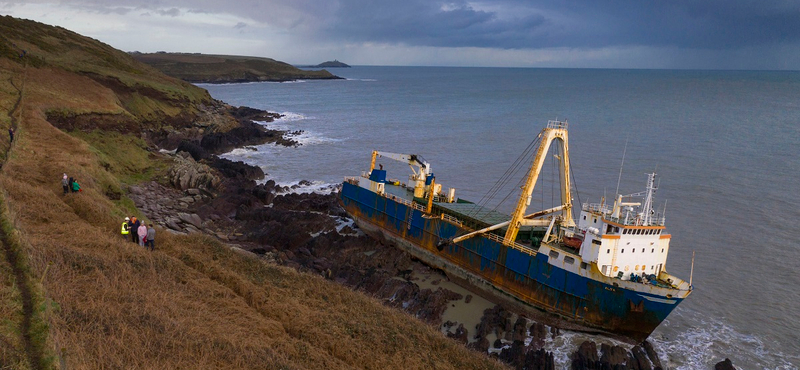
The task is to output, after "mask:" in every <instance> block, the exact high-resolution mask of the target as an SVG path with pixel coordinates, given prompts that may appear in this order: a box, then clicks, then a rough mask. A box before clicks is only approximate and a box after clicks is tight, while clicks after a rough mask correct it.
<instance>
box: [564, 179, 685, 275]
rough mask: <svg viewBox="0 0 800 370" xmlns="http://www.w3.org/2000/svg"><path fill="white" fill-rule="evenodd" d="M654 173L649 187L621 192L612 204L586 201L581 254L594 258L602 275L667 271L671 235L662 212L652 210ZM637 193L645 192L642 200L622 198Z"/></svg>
mask: <svg viewBox="0 0 800 370" xmlns="http://www.w3.org/2000/svg"><path fill="white" fill-rule="evenodd" d="M655 176H656V174H655V173H651V174H648V179H647V190H645V191H644V192H641V193H636V194H631V195H627V196H622V195H618V196H617V198H616V200H615V201H614V205H613V206H611V207H609V206H608V205H607V204H604V203H600V204H597V203H592V204H590V203H584V204H583V207H582V210H581V215H580V217H578V226H577V228H578V230H579V234H583V242H582V243H581V246H580V255H581V258H582V259H583V261H584V262H595V263H596V264H597V267H598V269H599V270H600V272H601V273H602V274H603V275H605V276H609V277H619V278H621V279H623V280H630V279H631V274H633V275H635V276H637V277H641V276H642V275H643V274H644V275H645V276H650V275H655V276H656V277H658V276H659V274H660V273H661V272H662V271H664V267H665V265H666V263H667V254H669V240H670V235H669V234H667V233H666V230H665V228H664V218H663V215H656V213H655V211H654V210H653V194H654V193H655V190H656V187H655ZM637 196H643V198H644V199H643V202H641V203H639V202H623V200H624V199H625V198H631V197H637Z"/></svg>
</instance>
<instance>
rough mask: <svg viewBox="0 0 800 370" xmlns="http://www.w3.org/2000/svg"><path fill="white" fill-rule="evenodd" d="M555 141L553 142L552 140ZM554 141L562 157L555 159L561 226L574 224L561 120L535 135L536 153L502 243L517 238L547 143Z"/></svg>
mask: <svg viewBox="0 0 800 370" xmlns="http://www.w3.org/2000/svg"><path fill="white" fill-rule="evenodd" d="M556 139H557V140H556ZM553 141H557V145H561V148H562V149H563V150H562V156H561V158H558V157H557V158H558V159H559V169H560V171H561V176H560V177H561V202H562V203H563V204H562V205H561V206H560V207H559V208H561V224H562V225H565V226H573V225H575V222H574V221H573V220H572V194H571V192H570V188H571V185H570V176H569V174H570V170H569V139H568V135H567V122H566V121H564V122H561V121H548V122H547V127H546V128H545V129H543V130H542V132H541V133H539V148H538V150H537V151H536V157H534V159H533V162H532V163H531V169H530V171H528V176H527V178H526V181H525V185H523V187H522V194H521V195H520V197H519V200H518V201H517V206H516V208H515V210H514V213H513V214H512V215H511V221H510V222H509V225H508V231H506V235H505V237H504V238H503V243H504V244H506V245H510V244H512V243H514V240H516V238H517V233H518V232H519V228H520V227H521V226H522V224H523V222H524V220H525V211H526V210H527V209H528V206H529V205H530V204H531V194H533V188H534V187H535V186H536V181H537V180H538V179H539V174H540V173H541V171H542V165H543V164H544V160H545V158H546V156H547V152H548V150H549V149H550V144H552V143H553Z"/></svg>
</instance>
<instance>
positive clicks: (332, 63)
mask: <svg viewBox="0 0 800 370" xmlns="http://www.w3.org/2000/svg"><path fill="white" fill-rule="evenodd" d="M307 68H350V66H349V65H347V64H345V63H342V62H340V61H338V60H336V59H334V60H329V61H327V62H323V63H320V64H317V65H315V66H309V67H307Z"/></svg>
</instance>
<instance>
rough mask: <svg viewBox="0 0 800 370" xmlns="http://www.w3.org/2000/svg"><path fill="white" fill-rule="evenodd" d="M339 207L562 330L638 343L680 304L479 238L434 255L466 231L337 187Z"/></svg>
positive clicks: (648, 289)
mask: <svg viewBox="0 0 800 370" xmlns="http://www.w3.org/2000/svg"><path fill="white" fill-rule="evenodd" d="M341 203H342V205H343V207H344V209H345V210H346V211H347V212H348V213H349V214H350V215H351V216H353V218H354V219H355V220H356V222H357V223H358V225H359V226H360V227H361V228H362V229H363V230H364V231H365V232H367V233H368V234H370V235H371V236H373V237H376V238H378V239H381V240H384V241H386V242H388V244H391V245H395V246H397V247H400V248H402V249H404V250H406V251H408V252H409V253H410V254H412V255H413V256H415V257H417V258H419V259H421V260H423V261H425V262H426V263H428V264H431V265H433V266H435V267H438V268H441V269H443V270H445V271H446V272H447V273H448V275H450V276H451V277H454V278H455V279H456V280H460V281H462V282H465V283H467V284H469V285H471V286H474V287H477V288H480V289H482V290H483V292H484V293H488V294H489V295H492V296H495V297H499V298H502V299H504V300H505V302H507V303H512V304H513V305H515V306H517V307H519V308H522V309H523V310H525V312H527V313H529V314H530V316H532V317H533V318H536V319H538V320H541V321H544V322H546V323H550V324H554V325H558V326H560V327H562V328H567V329H575V330H581V331H587V332H595V333H603V334H606V335H610V336H612V337H615V338H618V339H622V340H625V341H628V342H632V343H638V342H641V341H643V340H644V339H646V338H647V337H648V336H649V335H650V333H651V332H652V331H653V330H655V328H656V327H657V326H658V325H659V324H660V323H661V322H662V321H663V320H664V319H665V318H666V317H667V315H669V313H670V312H672V310H673V309H675V307H677V306H678V304H680V302H681V301H682V300H683V297H685V294H684V295H682V296H681V295H680V294H679V291H677V290H676V289H666V288H661V289H657V288H653V287H652V286H647V285H645V284H636V283H632V282H628V281H622V280H618V279H611V278H607V277H604V276H602V275H600V274H599V272H598V271H596V268H594V271H593V270H592V266H588V267H586V268H584V269H581V268H580V267H577V268H576V269H575V270H577V271H570V270H568V269H565V268H561V267H559V266H555V265H553V264H552V263H550V261H549V257H548V255H547V254H546V253H536V252H533V251H528V252H526V251H521V250H517V249H515V248H512V247H507V246H505V245H503V244H502V243H498V242H496V241H494V240H491V239H488V238H484V237H482V236H477V237H474V238H470V239H467V240H464V241H463V242H461V243H459V244H458V245H456V244H449V245H446V246H444V248H443V249H442V250H439V249H438V248H437V245H438V243H439V242H440V241H441V240H443V239H450V238H452V237H454V236H456V235H463V234H464V233H466V231H465V230H464V229H462V228H461V227H460V226H457V225H455V224H452V223H450V222H447V221H444V220H442V219H440V218H435V217H434V218H432V217H424V216H425V214H424V213H423V212H421V211H419V210H417V209H413V208H412V207H409V206H407V205H405V204H403V203H400V202H396V201H394V200H392V199H390V198H386V197H383V196H380V195H378V194H376V193H374V192H372V191H370V190H369V189H364V188H361V187H359V186H357V185H353V184H351V183H348V182H344V183H343V185H342V191H341ZM584 266H587V265H584Z"/></svg>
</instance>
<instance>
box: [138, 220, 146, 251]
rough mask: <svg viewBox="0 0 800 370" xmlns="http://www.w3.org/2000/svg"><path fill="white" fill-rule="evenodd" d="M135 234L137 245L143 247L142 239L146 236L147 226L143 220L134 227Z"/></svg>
mask: <svg viewBox="0 0 800 370" xmlns="http://www.w3.org/2000/svg"><path fill="white" fill-rule="evenodd" d="M136 235H139V245H140V246H142V247H144V240H145V239H146V238H147V226H145V225H144V222H142V223H141V225H139V228H138V229H136Z"/></svg>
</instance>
